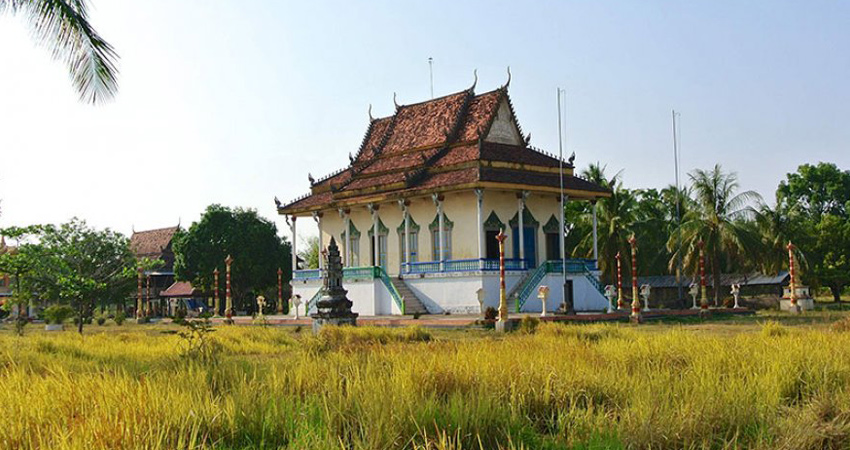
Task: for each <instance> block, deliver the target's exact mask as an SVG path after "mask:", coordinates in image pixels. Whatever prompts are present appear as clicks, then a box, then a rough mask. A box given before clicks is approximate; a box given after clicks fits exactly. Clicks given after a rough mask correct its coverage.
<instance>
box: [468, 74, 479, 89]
mask: <svg viewBox="0 0 850 450" xmlns="http://www.w3.org/2000/svg"><path fill="white" fill-rule="evenodd" d="M472 75H473V76H474V77H475V81H473V82H472V87H471V88H469V90H470V91H472V92H473V93H475V86H477V85H478V69H475V70H473V71H472Z"/></svg>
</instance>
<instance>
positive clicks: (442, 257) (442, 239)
mask: <svg viewBox="0 0 850 450" xmlns="http://www.w3.org/2000/svg"><path fill="white" fill-rule="evenodd" d="M431 199H432V200H433V201H434V205H436V206H437V219H438V224H437V226H438V230H437V240H438V241H439V247H438V250H439V253H438V255H437V258H439V261H440V272H443V271H444V270H445V269H446V235H445V230H444V229H445V228H446V226H445V225H446V223H445V216H443V196H442V195H438V194H433V195H432V196H431Z"/></svg>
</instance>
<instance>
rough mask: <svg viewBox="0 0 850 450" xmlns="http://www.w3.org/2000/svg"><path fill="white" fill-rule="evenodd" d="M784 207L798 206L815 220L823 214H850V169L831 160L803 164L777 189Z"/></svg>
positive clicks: (803, 212)
mask: <svg viewBox="0 0 850 450" xmlns="http://www.w3.org/2000/svg"><path fill="white" fill-rule="evenodd" d="M776 200H777V204H778V205H780V207H781V208H785V209H790V208H792V207H796V208H798V209H799V210H800V212H801V213H802V214H803V215H805V216H807V217H810V218H812V219H814V220H815V221H818V219H819V218H820V216H821V215H824V214H834V215H836V216H839V217H847V216H848V212H850V171H848V170H843V171H842V170H841V169H839V168H838V166H836V165H835V164H832V163H824V162H820V163H818V164H817V165H814V166H813V165H811V164H803V165H801V166H800V167H798V168H797V172H796V173H789V174H788V175H787V178H786V180H784V181H782V182H780V183H779V188H777V190H776Z"/></svg>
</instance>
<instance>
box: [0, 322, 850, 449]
mask: <svg viewBox="0 0 850 450" xmlns="http://www.w3.org/2000/svg"><path fill="white" fill-rule="evenodd" d="M845 314H846V313H843V312H821V313H810V314H808V315H805V316H803V317H799V318H794V317H790V316H785V315H781V314H773V315H768V316H756V317H745V318H732V319H726V320H712V321H707V322H700V321H698V320H689V321H680V322H673V323H664V322H661V323H653V324H647V325H642V326H640V327H633V326H629V325H624V324H606V325H557V324H547V325H540V326H539V327H538V328H537V329H536V331H535V332H533V333H520V332H517V333H512V334H510V335H508V336H500V335H497V334H496V333H494V332H493V331H491V330H482V329H469V330H455V331H446V330H440V331H430V330H422V329H418V328H408V329H379V328H357V329H326V330H325V331H324V332H323V333H321V334H320V335H319V336H317V337H314V336H312V335H310V334H309V332H308V330H294V329H284V328H266V327H232V326H231V327H217V328H216V329H215V331H214V332H212V333H209V334H208V336H207V337H204V338H201V339H200V340H199V339H197V338H198V336H197V335H196V336H194V337H195V338H196V339H194V340H192V341H191V347H190V341H189V340H187V339H185V338H183V337H181V336H179V335H178V334H176V333H177V332H178V331H179V330H181V327H177V326H173V325H168V326H166V325H126V324H125V325H124V326H122V327H116V326H111V327H98V326H89V327H88V328H87V331H86V334H85V335H83V336H80V335H78V334H76V333H74V332H71V331H66V332H53V333H46V332H43V331H39V330H37V329H36V328H37V327H36V326H30V327H29V328H28V330H27V333H26V335H25V336H23V337H19V336H15V335H13V334H12V333H11V331H10V330H9V328H8V327H9V326H8V325H7V326H6V329H4V330H3V331H0V344H2V346H0V348H2V369H0V382H1V383H2V387H3V389H2V390H0V417H2V426H0V448H3V449H51V450H54V449H58V450H62V449H255V448H256V449H278V448H297V449H480V448H484V449H491V448H509V449H514V448H526V449H539V448H543V449H567V448H575V449H590V448H599V449H602V448H659V449H664V448H669V449H679V448H700V449H701V448H718V449H720V448H761V449H768V448H787V449H822V448H848V446H850V391H848V388H849V387H850V332H848V331H850V322H848V320H850V319H845V318H844V317H845Z"/></svg>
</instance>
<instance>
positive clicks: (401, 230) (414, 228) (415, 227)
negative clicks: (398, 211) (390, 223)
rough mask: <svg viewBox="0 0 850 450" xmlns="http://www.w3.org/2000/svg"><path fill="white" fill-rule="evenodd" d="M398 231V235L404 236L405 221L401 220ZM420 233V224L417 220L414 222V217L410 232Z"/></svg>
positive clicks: (411, 220) (411, 219)
mask: <svg viewBox="0 0 850 450" xmlns="http://www.w3.org/2000/svg"><path fill="white" fill-rule="evenodd" d="M396 231H398V234H404V219H402V220H401V225H399V226H398V228H396ZM418 231H419V224H418V223H416V221H415V220H413V217H411V218H410V232H411V233H416V232H418Z"/></svg>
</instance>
